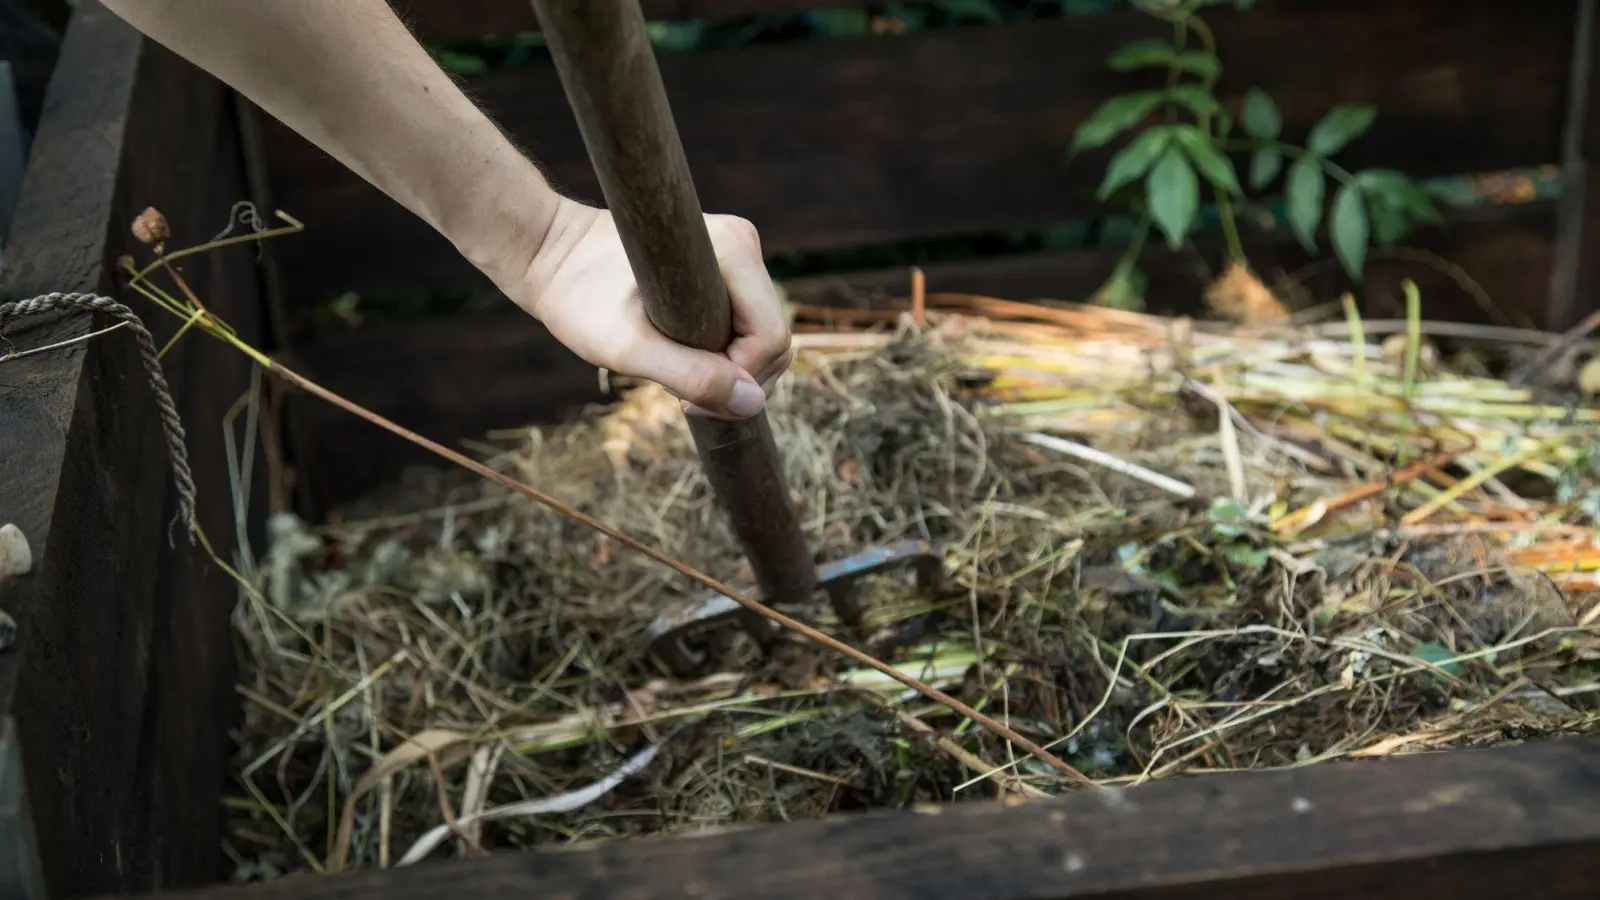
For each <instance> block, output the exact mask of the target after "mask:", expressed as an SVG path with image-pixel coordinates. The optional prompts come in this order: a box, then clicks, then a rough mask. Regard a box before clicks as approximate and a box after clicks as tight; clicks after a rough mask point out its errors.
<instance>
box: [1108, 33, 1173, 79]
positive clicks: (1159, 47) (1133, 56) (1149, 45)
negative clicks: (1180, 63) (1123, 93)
mask: <svg viewBox="0 0 1600 900" xmlns="http://www.w3.org/2000/svg"><path fill="white" fill-rule="evenodd" d="M1186 55H1187V54H1186ZM1177 56H1178V50H1177V48H1176V47H1174V46H1172V45H1171V44H1170V43H1168V42H1166V41H1163V40H1158V39H1156V38H1143V39H1141V40H1137V41H1134V42H1133V43H1131V44H1124V45H1122V46H1121V47H1118V48H1117V49H1116V51H1115V52H1113V53H1112V54H1111V55H1110V56H1109V57H1107V58H1106V65H1107V66H1110V67H1111V68H1112V69H1114V70H1115V71H1118V72H1131V71H1133V70H1135V69H1149V68H1153V67H1155V66H1165V65H1168V64H1170V63H1171V62H1172V61H1173V60H1174V59H1176V58H1177Z"/></svg>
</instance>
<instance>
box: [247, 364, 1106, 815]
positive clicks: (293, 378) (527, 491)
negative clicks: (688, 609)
mask: <svg viewBox="0 0 1600 900" xmlns="http://www.w3.org/2000/svg"><path fill="white" fill-rule="evenodd" d="M241 343H242V342H241ZM262 358H265V357H262ZM268 365H269V367H270V371H271V372H272V373H273V374H275V375H277V376H278V377H280V378H282V379H284V380H285V381H287V382H289V383H290V384H292V385H294V386H295V387H298V388H300V389H301V390H303V391H305V392H306V393H308V394H311V395H313V396H315V397H317V398H319V399H321V400H325V401H327V402H329V403H332V404H333V405H335V406H337V407H339V408H340V409H343V410H344V411H346V412H348V413H351V414H352V415H355V416H358V417H360V418H362V419H365V420H366V421H368V422H371V423H372V424H374V425H377V426H379V427H380V428H383V429H385V430H387V431H390V432H392V433H394V434H396V435H398V436H400V437H402V438H404V439H406V440H408V441H410V442H411V443H413V444H416V445H417V446H419V447H421V448H423V449H425V450H427V451H429V452H431V453H433V454H435V455H437V456H439V457H442V458H444V459H447V460H449V461H450V462H453V463H455V464H456V465H458V466H461V467H462V468H464V469H467V470H468V471H470V472H473V473H475V474H477V475H480V476H482V477H484V478H487V479H488V480H490V481H492V482H494V483H495V484H498V485H500V486H501V487H504V488H506V489H507V490H511V491H515V492H517V493H519V494H522V495H523V496H525V497H528V498H530V499H532V500H535V501H537V502H539V503H541V504H543V505H544V506H547V507H549V508H550V509H552V510H554V511H555V512H557V513H559V514H561V515H563V516H566V517H568V518H570V519H573V520H575V521H578V522H581V523H583V524H584V525H587V526H588V527H589V528H592V529H594V530H595V531H598V532H600V533H601V534H603V535H605V536H607V537H609V538H611V539H612V540H614V541H616V542H617V543H619V544H622V545H623V546H624V547H627V548H628V549H630V550H633V551H635V552H638V553H642V554H644V555H645V556H648V557H650V558H651V559H653V560H655V561H656V562H659V563H661V564H662V565H664V566H666V567H668V568H670V569H672V570H673V571H675V572H677V573H678V574H680V575H683V576H685V577H687V578H690V579H692V580H694V581H697V582H699V583H700V584H701V585H703V586H705V587H707V588H709V589H711V590H713V591H716V592H717V593H719V594H721V595H723V596H724V597H727V598H728V599H730V600H733V601H734V602H735V603H738V604H739V605H740V606H743V607H744V608H745V609H748V610H750V611H752V612H754V613H756V614H758V615H761V616H765V617H767V618H768V619H771V620H772V621H774V622H777V623H778V624H779V625H782V626H783V627H785V628H787V629H789V630H791V631H793V632H795V633H797V634H799V635H800V636H802V637H804V638H805V639H806V640H809V641H811V642H812V643H816V644H821V645H822V646H824V647H827V648H828V649H830V650H833V651H835V652H837V653H842V654H844V655H845V656H848V657H850V658H851V659H853V660H855V661H856V662H858V663H861V664H862V665H864V666H867V667H869V668H872V669H876V670H877V671H879V672H882V673H883V674H885V675H887V676H889V677H890V678H893V679H894V680H895V681H898V682H900V683H901V684H903V685H905V686H906V687H908V688H910V689H912V690H914V691H916V692H917V693H919V694H921V695H923V696H924V697H927V698H928V699H929V700H932V701H934V702H935V703H939V704H941V705H943V706H947V707H949V708H950V709H952V710H954V711H956V712H957V713H960V714H961V715H963V716H966V717H967V718H969V719H971V720H972V721H974V722H977V723H978V724H979V725H982V726H983V727H984V728H986V729H988V730H989V731H991V732H993V733H994V734H996V735H997V736H999V737H1001V738H1004V739H1005V740H1008V741H1010V742H1012V743H1013V744H1016V745H1017V746H1018V747H1021V748H1022V749H1024V750H1026V751H1027V752H1028V753H1029V754H1031V755H1032V756H1034V757H1035V758H1036V759H1038V760H1039V761H1040V762H1043V763H1044V764H1045V765H1048V766H1049V767H1050V768H1052V769H1055V770H1056V771H1057V772H1060V773H1061V774H1062V775H1063V776H1065V777H1067V778H1068V779H1070V780H1072V781H1075V782H1077V783H1079V784H1082V785H1092V784H1093V783H1094V782H1092V781H1091V780H1090V779H1089V778H1088V777H1087V776H1085V775H1084V774H1083V773H1081V772H1079V771H1078V770H1077V769H1074V768H1073V767H1071V766H1069V765H1067V764H1066V763H1065V762H1064V761H1062V759H1061V758H1060V757H1058V756H1056V755H1055V754H1053V753H1051V752H1050V751H1048V750H1046V749H1044V747H1042V746H1040V745H1039V744H1037V743H1035V742H1033V741H1030V740H1028V739H1027V738H1025V737H1023V736H1022V735H1020V734H1018V733H1017V732H1016V731H1014V730H1012V729H1011V728H1010V727H1008V726H1006V725H1004V724H1002V723H1000V722H999V721H997V720H995V719H993V718H990V717H989V716H986V715H984V714H983V713H980V712H978V711H977V710H975V709H973V708H972V707H970V706H968V705H967V704H965V703H962V702H961V701H960V700H957V699H956V698H954V697H952V696H950V695H949V694H946V693H945V692H943V691H941V690H939V689H938V688H936V687H934V686H932V685H930V684H927V683H926V682H923V681H920V680H918V679H916V678H913V677H911V676H910V675H907V674H905V673H904V672H901V671H900V670H899V669H896V668H895V667H893V666H891V665H889V664H888V663H885V662H883V661H882V660H880V659H878V658H877V657H874V656H872V655H871V654H869V653H864V652H862V651H860V650H857V649H856V648H854V647H852V646H850V645H849V644H846V643H844V642H843V641H841V640H839V639H837V638H834V637H831V636H829V635H827V634H824V633H823V632H821V631H818V630H817V629H815V628H812V627H811V626H810V625H807V624H805V623H804V622H801V621H800V620H798V619H795V618H792V617H790V616H787V615H785V614H783V613H782V612H779V611H778V610H776V609H773V608H771V607H769V606H766V605H765V604H762V603H759V602H757V601H755V600H752V599H751V598H749V597H747V596H745V595H744V594H741V593H739V592H738V591H736V590H734V589H733V588H732V587H729V586H728V585H726V584H723V583H722V582H720V581H717V580H716V579H715V578H712V577H711V576H710V575H707V574H705V573H704V572H701V571H699V570H697V569H695V568H693V567H691V566H689V565H687V564H685V563H684V562H682V561H680V560H678V559H675V558H673V557H671V556H668V555H667V554H665V553H662V552H661V551H660V550H657V549H655V548H654V547H651V546H649V545H647V544H645V543H643V542H642V541H640V540H638V539H637V538H634V537H633V536H631V535H628V534H626V533H624V532H622V531H619V530H617V529H616V528H613V527H611V526H610V525H607V524H606V523H604V522H601V521H600V520H599V519H596V518H594V517H592V516H589V515H586V514H584V513H583V512H580V511H579V510H577V509H574V508H573V507H571V506H569V505H567V504H565V503H562V502H561V501H560V500H557V499H556V498H554V497H552V496H550V495H549V494H546V493H544V492H543V491H540V490H539V489H537V488H534V487H531V486H529V485H526V484H523V483H522V482H520V481H517V480H516V479H515V478H512V477H511V476H509V475H506V474H504V473H502V472H497V471H495V470H494V469H491V468H489V467H488V466H486V465H484V464H483V463H480V462H478V461H477V460H474V459H472V458H470V457H468V456H465V455H464V454H461V453H458V452H456V451H455V450H451V449H450V448H449V447H446V446H444V445H443V444H439V443H436V442H434V441H431V440H429V439H427V438H425V437H423V436H422V435H420V434H417V433H416V432H413V431H411V430H410V429H407V428H405V427H403V426H401V425H397V424H395V423H394V422H391V421H389V420H388V419H385V418H384V417H382V416H380V415H378V414H377V413H375V412H372V411H371V410H369V409H366V408H365V407H363V406H360V405H358V404H356V403H353V402H351V401H349V400H346V399H345V398H343V397H341V396H339V395H338V394H335V393H334V392H332V391H330V390H328V389H327V388H325V387H323V386H321V385H319V384H317V383H316V382H314V381H311V380H309V379H307V378H305V377H303V376H301V375H300V374H299V373H297V372H295V371H293V370H291V369H288V368H286V367H284V366H283V365H281V364H279V363H277V362H273V361H270V360H268Z"/></svg>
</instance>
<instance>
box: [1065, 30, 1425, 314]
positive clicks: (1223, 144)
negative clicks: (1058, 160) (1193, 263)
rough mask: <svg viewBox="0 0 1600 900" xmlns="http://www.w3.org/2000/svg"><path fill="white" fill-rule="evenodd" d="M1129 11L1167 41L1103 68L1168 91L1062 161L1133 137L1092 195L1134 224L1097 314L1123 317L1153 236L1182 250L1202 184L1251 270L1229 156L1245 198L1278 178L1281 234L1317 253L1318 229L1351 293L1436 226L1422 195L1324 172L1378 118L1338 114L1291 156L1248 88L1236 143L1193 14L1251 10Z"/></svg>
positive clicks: (1267, 106) (1110, 121)
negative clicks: (1376, 252) (1109, 307)
mask: <svg viewBox="0 0 1600 900" xmlns="http://www.w3.org/2000/svg"><path fill="white" fill-rule="evenodd" d="M1130 2H1131V3H1132V4H1133V6H1134V7H1135V8H1137V9H1139V10H1141V11H1142V12H1144V13H1146V14H1148V15H1150V16H1152V17H1154V18H1156V19H1159V20H1161V21H1163V22H1165V23H1166V24H1167V25H1168V26H1169V27H1170V28H1171V30H1172V36H1171V38H1170V39H1163V38H1143V39H1140V40H1136V41H1133V42H1132V43H1129V44H1127V45H1125V46H1123V47H1120V48H1118V49H1117V50H1116V51H1115V52H1113V53H1112V54H1111V55H1110V57H1109V58H1108V59H1107V60H1106V63H1107V65H1108V66H1109V67H1110V68H1111V69H1112V70H1113V71H1117V72H1128V73H1131V72H1138V71H1146V70H1152V69H1165V71H1166V81H1165V84H1164V86H1163V87H1162V88H1161V89H1159V90H1144V91H1134V92H1130V93H1125V94H1120V95H1118V96H1115V97H1112V98H1110V99H1108V100H1106V101H1105V102H1104V103H1102V104H1101V105H1100V106H1099V107H1098V108H1097V109H1096V110H1095V112H1094V113H1093V114H1092V115H1091V116H1090V117H1089V118H1088V119H1087V120H1086V121H1084V122H1083V123H1082V124H1081V125H1080V126H1079V127H1078V129H1077V132H1076V134H1075V135H1074V136H1073V141H1072V147H1071V150H1070V152H1069V155H1070V156H1075V155H1077V154H1079V153H1082V152H1084V151H1087V150H1093V149H1096V148H1099V147H1103V146H1106V145H1108V144H1110V143H1112V142H1113V141H1115V140H1117V139H1119V138H1123V137H1124V136H1128V135H1131V137H1129V138H1128V140H1126V142H1125V143H1124V144H1123V146H1122V148H1121V149H1120V150H1119V151H1118V152H1117V153H1116V155H1114V156H1113V157H1112V158H1111V161H1110V163H1109V164H1108V165H1107V167H1106V171H1105V175H1104V177H1103V178H1102V180H1101V182H1100V187H1099V190H1098V191H1097V192H1096V196H1097V197H1098V198H1099V199H1100V200H1101V202H1108V201H1112V200H1116V199H1121V200H1124V201H1126V202H1127V203H1128V205H1130V206H1131V207H1132V208H1133V209H1134V210H1135V212H1136V213H1137V214H1138V222H1139V224H1138V226H1137V228H1136V229H1135V237H1134V240H1133V242H1132V243H1131V244H1130V245H1129V247H1128V249H1127V251H1126V252H1125V253H1124V254H1123V256H1122V258H1121V259H1120V260H1119V262H1118V264H1117V266H1116V268H1115V269H1114V270H1113V272H1112V275H1111V277H1110V278H1109V279H1108V280H1107V282H1106V283H1105V284H1104V285H1102V287H1101V297H1102V300H1103V302H1106V303H1109V304H1113V305H1127V304H1128V303H1129V302H1130V301H1131V299H1132V298H1133V297H1136V296H1137V295H1138V293H1139V292H1138V282H1139V280H1140V273H1139V272H1138V269H1137V266H1136V261H1137V259H1138V257H1139V255H1140V253H1141V252H1143V250H1144V247H1145V243H1146V238H1147V237H1148V234H1149V230H1150V228H1151V227H1152V226H1153V227H1155V228H1156V229H1158V230H1159V231H1160V232H1161V234H1162V236H1163V237H1164V238H1165V241H1166V244H1167V246H1168V247H1169V248H1170V249H1173V250H1177V249H1179V248H1181V247H1182V246H1184V244H1185V243H1187V242H1188V241H1189V240H1190V239H1191V237H1192V235H1193V234H1194V231H1195V227H1196V225H1197V223H1198V220H1199V213H1200V195H1201V189H1202V182H1204V186H1205V187H1206V188H1207V189H1208V190H1209V191H1210V193H1211V194H1212V195H1213V196H1214V198H1215V202H1216V208H1217V212H1218V216H1219V219H1220V223H1221V227H1222V233H1223V238H1224V241H1225V242H1226V246H1227V253H1228V261H1229V262H1230V263H1234V264H1243V265H1248V260H1247V259H1246V258H1245V252H1244V246H1243V243H1242V241H1241V240H1240V237H1239V227H1238V222H1237V218H1236V214H1235V211H1234V204H1235V202H1236V201H1239V202H1242V201H1246V199H1247V198H1246V196H1245V191H1244V186H1243V185H1242V184H1241V182H1240V179H1239V175H1238V172H1237V171H1236V169H1235V167H1234V163H1233V160H1232V159H1231V158H1230V156H1229V154H1231V153H1239V154H1248V156H1249V169H1248V172H1247V175H1246V179H1245V182H1246V183H1247V184H1248V185H1249V188H1250V190H1251V191H1252V192H1255V193H1258V194H1259V193H1263V192H1265V191H1266V190H1267V189H1268V188H1270V187H1271V186H1273V184H1274V183H1275V182H1277V181H1278V180H1279V176H1280V175H1281V176H1283V177H1282V193H1283V197H1284V202H1285V207H1286V211H1287V217H1288V220H1289V226H1290V229H1291V230H1292V231H1293V233H1294V235H1295V237H1296V239H1298V240H1299V242H1300V244H1301V245H1302V246H1303V247H1305V249H1306V251H1307V252H1308V253H1313V254H1315V253H1317V252H1318V247H1317V233H1318V230H1319V229H1320V228H1321V226H1322V224H1323V222H1324V219H1326V224H1327V230H1328V235H1329V242H1330V243H1331V245H1332V248H1333V252H1334V255H1335V256H1336V257H1337V259H1338V261H1339V263H1340V265H1341V266H1343V268H1344V270H1345V271H1346V272H1347V273H1349V275H1350V277H1351V278H1352V279H1354V280H1357V281H1359V280H1360V279H1361V275H1362V272H1363V269H1364V267H1365V264H1366V258H1367V252H1368V249H1369V248H1370V247H1372V246H1387V245H1391V244H1394V243H1395V242H1397V241H1399V240H1401V239H1403V238H1404V237H1405V236H1406V235H1408V234H1410V233H1411V231H1412V229H1414V228H1415V227H1416V226H1417V225H1419V224H1422V223H1427V224H1435V225H1438V224H1442V223H1443V219H1442V217H1441V216H1440V215H1439V212H1438V210H1437V208H1435V206H1434V204H1433V201H1432V199H1431V198H1430V197H1429V196H1428V194H1427V193H1426V192H1425V191H1424V190H1423V189H1422V187H1421V186H1420V185H1418V184H1417V183H1416V182H1415V181H1413V180H1411V179H1410V178H1408V177H1407V176H1405V175H1403V174H1401V173H1400V172H1397V171H1394V170H1392V169H1382V168H1371V169H1364V170H1362V171H1360V172H1354V173H1352V172H1350V171H1348V170H1346V169H1345V168H1344V167H1343V166H1340V165H1339V164H1338V163H1336V162H1334V161H1333V159H1332V157H1333V156H1334V155H1335V154H1337V153H1338V152H1339V151H1340V150H1342V149H1344V148H1345V147H1346V146H1348V145H1349V144H1350V143H1351V142H1353V141H1355V140H1357V139H1358V138H1360V137H1361V136H1362V135H1364V134H1366V133H1367V132H1368V131H1369V130H1370V129H1371V128H1372V124H1373V122H1374V121H1375V120H1376V118H1377V110H1376V108H1374V107H1373V106H1371V105H1367V104H1349V105H1342V106H1336V107H1334V108H1333V109H1331V110H1329V111H1328V112H1327V113H1326V114H1325V115H1324V116H1323V117H1322V118H1321V119H1320V120H1318V121H1317V122H1316V123H1315V124H1314V125H1313V126H1312V127H1311V129H1310V131H1309V132H1308V134H1307V136H1306V140H1305V143H1304V144H1303V145H1300V144H1292V143H1289V142H1287V141H1285V140H1284V139H1283V133H1282V132H1283V116H1282V114H1281V112H1280V111H1279V109H1278V105H1277V103H1276V102H1274V101H1273V99H1272V97H1271V96H1270V95H1268V94H1267V93H1266V92H1265V91H1263V90H1261V89H1260V88H1251V89H1250V90H1249V91H1248V92H1246V93H1245V95H1244V97H1243V102H1242V104H1241V107H1240V111H1239V122H1238V125H1239V127H1240V130H1241V131H1242V132H1243V134H1242V136H1240V137H1234V136H1233V126H1234V122H1233V117H1232V115H1231V114H1230V113H1229V111H1228V110H1227V109H1226V108H1225V107H1224V106H1223V104H1222V103H1221V101H1220V100H1218V98H1217V94H1216V85H1217V82H1218V80H1220V79H1221V77H1222V70H1223V66H1222V60H1221V57H1220V56H1219V54H1218V52H1217V42H1216V38H1215V36H1214V35H1213V34H1212V32H1211V29H1210V27H1209V26H1208V25H1207V24H1206V23H1205V21H1204V20H1203V19H1201V17H1200V15H1199V10H1200V9H1201V8H1203V7H1207V6H1217V5H1222V4H1227V5H1231V6H1234V7H1236V8H1238V9H1241V10H1248V9H1250V8H1251V7H1252V6H1254V5H1255V0H1130ZM1158 114H1159V118H1154V117H1156V116H1157V115H1158ZM1153 118H1154V120H1153V121H1152V119H1153ZM1286 161H1287V162H1288V165H1287V170H1286V169H1285V163H1286ZM1330 181H1331V182H1332V184H1333V191H1332V199H1331V204H1330V203H1329V183H1330Z"/></svg>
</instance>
